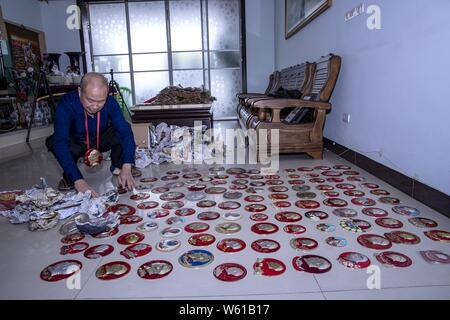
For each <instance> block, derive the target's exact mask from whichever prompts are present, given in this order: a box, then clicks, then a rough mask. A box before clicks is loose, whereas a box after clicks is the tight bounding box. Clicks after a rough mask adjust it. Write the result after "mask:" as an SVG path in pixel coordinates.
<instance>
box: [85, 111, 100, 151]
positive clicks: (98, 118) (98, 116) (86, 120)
mask: <svg viewBox="0 0 450 320" xmlns="http://www.w3.org/2000/svg"><path fill="white" fill-rule="evenodd" d="M87 117H88V115H87V112H86V111H85V112H84V127H85V128H86V145H87V149H88V150H90V149H91V145H90V143H89V127H88V118H87ZM98 148H100V112H97V149H98Z"/></svg>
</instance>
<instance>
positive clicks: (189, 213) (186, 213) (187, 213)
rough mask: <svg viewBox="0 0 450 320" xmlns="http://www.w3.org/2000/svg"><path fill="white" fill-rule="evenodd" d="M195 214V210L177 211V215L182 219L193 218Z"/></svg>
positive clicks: (184, 209)
mask: <svg viewBox="0 0 450 320" xmlns="http://www.w3.org/2000/svg"><path fill="white" fill-rule="evenodd" d="M193 214H195V209H192V208H182V209H178V210H176V211H175V215H177V216H180V217H187V216H192V215H193Z"/></svg>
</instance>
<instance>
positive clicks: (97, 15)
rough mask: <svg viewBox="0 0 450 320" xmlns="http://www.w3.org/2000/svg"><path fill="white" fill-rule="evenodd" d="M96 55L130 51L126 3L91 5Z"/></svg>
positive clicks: (93, 42) (93, 46)
mask: <svg viewBox="0 0 450 320" xmlns="http://www.w3.org/2000/svg"><path fill="white" fill-rule="evenodd" d="M89 14H90V17H91V33H92V48H93V49H92V50H93V53H94V55H104V54H123V53H128V38H127V24H126V17H125V5H124V4H123V3H119V4H92V5H89Z"/></svg>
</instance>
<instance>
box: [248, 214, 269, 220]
mask: <svg viewBox="0 0 450 320" xmlns="http://www.w3.org/2000/svg"><path fill="white" fill-rule="evenodd" d="M250 219H251V220H253V221H266V220H267V219H269V216H268V215H267V214H264V213H254V214H252V215H251V216H250Z"/></svg>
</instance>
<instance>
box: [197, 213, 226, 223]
mask: <svg viewBox="0 0 450 320" xmlns="http://www.w3.org/2000/svg"><path fill="white" fill-rule="evenodd" d="M219 218H220V213H218V212H215V211H205V212H201V213H199V214H198V215H197V219H198V220H203V221H211V220H216V219H219Z"/></svg>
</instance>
